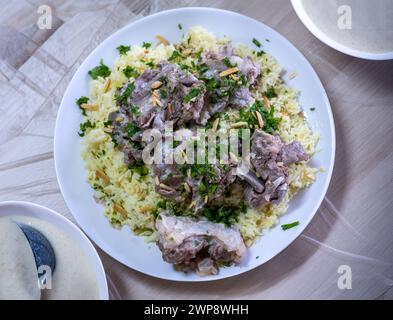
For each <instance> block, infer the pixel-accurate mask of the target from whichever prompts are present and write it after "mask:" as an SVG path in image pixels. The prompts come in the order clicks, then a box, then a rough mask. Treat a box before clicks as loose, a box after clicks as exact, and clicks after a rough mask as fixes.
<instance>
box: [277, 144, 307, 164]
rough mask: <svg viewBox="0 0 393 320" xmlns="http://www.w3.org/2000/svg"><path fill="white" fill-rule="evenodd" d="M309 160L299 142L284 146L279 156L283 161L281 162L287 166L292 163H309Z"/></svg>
mask: <svg viewBox="0 0 393 320" xmlns="http://www.w3.org/2000/svg"><path fill="white" fill-rule="evenodd" d="M308 159H309V156H308V154H307V153H306V152H305V151H304V149H303V147H302V145H301V144H300V143H299V141H293V142H291V143H290V144H284V145H283V147H282V149H281V153H280V155H279V160H281V162H283V163H284V165H286V166H288V165H290V164H291V163H296V162H300V161H307V160H308Z"/></svg>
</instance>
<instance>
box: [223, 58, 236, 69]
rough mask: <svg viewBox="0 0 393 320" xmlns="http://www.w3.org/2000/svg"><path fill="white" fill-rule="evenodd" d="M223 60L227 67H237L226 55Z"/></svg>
mask: <svg viewBox="0 0 393 320" xmlns="http://www.w3.org/2000/svg"><path fill="white" fill-rule="evenodd" d="M222 62H223V63H224V64H225V66H226V67H228V68H232V67H235V66H236V65H235V64H232V63H231V61H230V60H229V58H228V57H225V58H224V59H223V60H222Z"/></svg>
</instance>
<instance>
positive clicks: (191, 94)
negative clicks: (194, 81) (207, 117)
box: [183, 88, 202, 103]
mask: <svg viewBox="0 0 393 320" xmlns="http://www.w3.org/2000/svg"><path fill="white" fill-rule="evenodd" d="M201 92H202V90H201V89H200V88H192V89H191V90H190V91H189V92H188V94H187V95H186V96H185V97H184V99H183V100H184V102H185V103H188V102H190V101H191V100H192V99H194V98H196V97H198V96H199V95H200V94H201Z"/></svg>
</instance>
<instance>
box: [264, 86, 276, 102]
mask: <svg viewBox="0 0 393 320" xmlns="http://www.w3.org/2000/svg"><path fill="white" fill-rule="evenodd" d="M263 95H264V96H266V98H268V99H271V98H276V97H277V93H276V90H274V87H269V88H268V89H267V91H266V92H264V93H263Z"/></svg>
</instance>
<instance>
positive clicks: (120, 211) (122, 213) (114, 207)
mask: <svg viewBox="0 0 393 320" xmlns="http://www.w3.org/2000/svg"><path fill="white" fill-rule="evenodd" d="M113 209H115V211H116V212H118V213H120V214H121V215H122V216H123V217H124V218H127V211H126V210H125V209H124V208H123V207H122V206H120V205H118V204H117V203H114V204H113Z"/></svg>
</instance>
